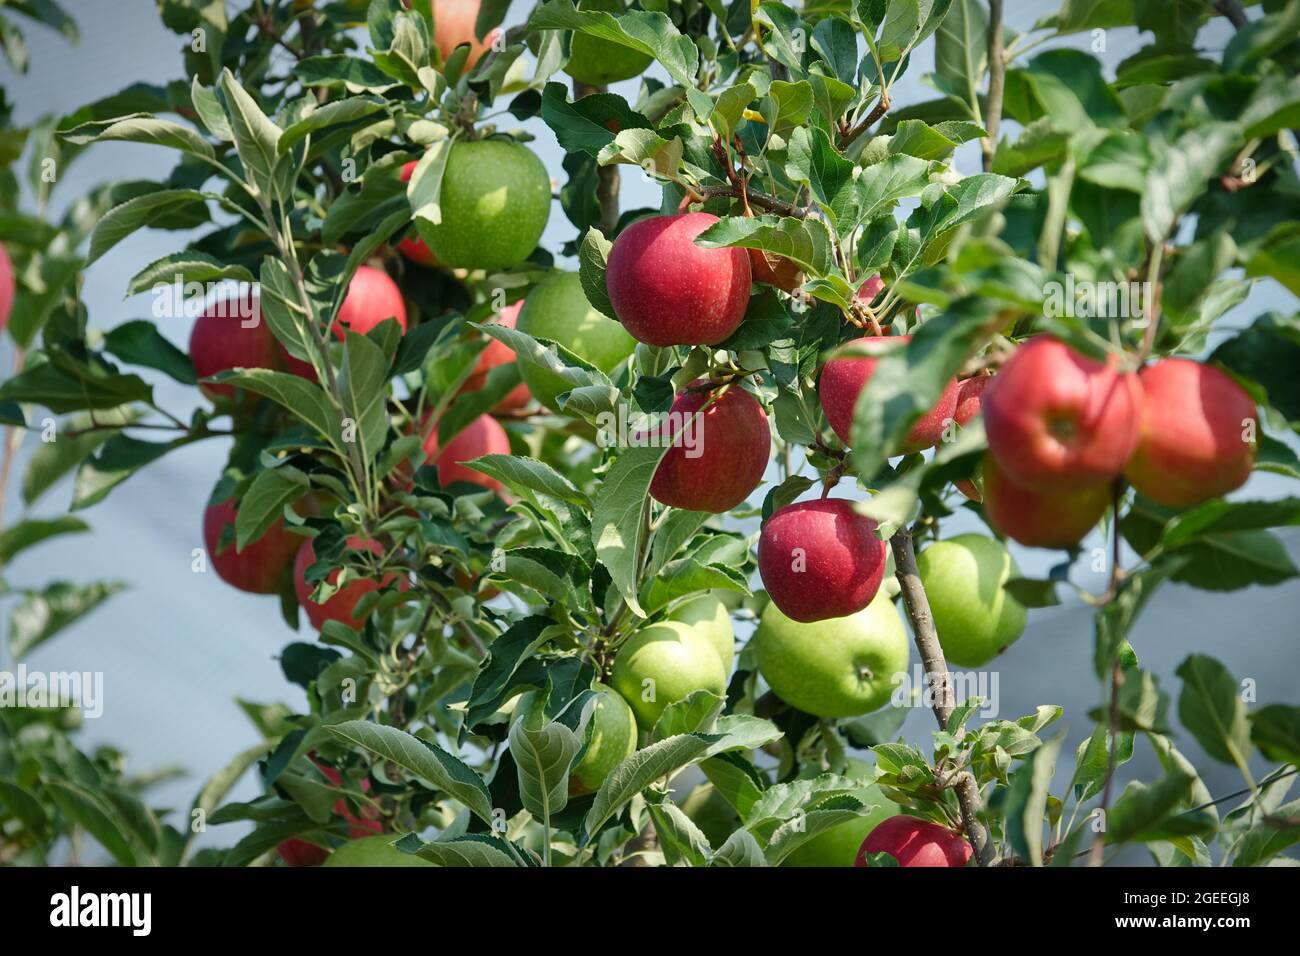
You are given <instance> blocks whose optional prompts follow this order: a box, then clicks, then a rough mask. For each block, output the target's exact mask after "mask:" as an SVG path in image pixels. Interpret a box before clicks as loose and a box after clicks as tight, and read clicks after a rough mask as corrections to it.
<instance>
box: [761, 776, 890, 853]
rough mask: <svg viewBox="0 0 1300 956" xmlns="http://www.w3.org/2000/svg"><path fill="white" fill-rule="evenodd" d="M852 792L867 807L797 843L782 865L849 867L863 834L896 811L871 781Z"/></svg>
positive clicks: (863, 836)
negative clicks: (863, 811)
mask: <svg viewBox="0 0 1300 956" xmlns="http://www.w3.org/2000/svg"><path fill="white" fill-rule="evenodd" d="M852 795H853V796H854V797H856V798H857V799H858V800H860V801H862V803H864V804H866V806H867V807H869V808H870V809H868V810H867V812H866V813H863V814H862V815H861V816H857V817H854V818H853V819H852V820H847V821H845V822H844V823H840V824H837V825H836V826H833V827H831V828H830V829H829V830H823V831H822V832H821V833H819V834H817V835H816V836H815V837H813V838H812V839H811V840H809V841H808V842H807V843H802V844H800V845H799V846H798V847H796V848H795V849H794V850H793V851H792V852H791V853H790V855H789V856H787V857H786V858H785V860H784V862H783V863H782V866H833V867H851V866H853V864H854V862H855V861H856V860H857V856H858V850H859V848H860V847H861V846H862V841H863V840H865V839H866V838H867V834H869V833H870V832H871V831H872V830H874V829H875V827H876V825H877V824H878V823H880V821H882V820H884V819H885V818H886V817H890V816H893V815H894V814H895V813H897V812H898V806H897V805H896V804H894V803H891V802H890V801H889V800H887V799H885V795H884V794H883V793H881V792H880V788H879V787H878V786H876V785H875V784H874V783H871V784H867V785H866V786H865V787H863V788H862V789H860V790H855V791H853V794H852Z"/></svg>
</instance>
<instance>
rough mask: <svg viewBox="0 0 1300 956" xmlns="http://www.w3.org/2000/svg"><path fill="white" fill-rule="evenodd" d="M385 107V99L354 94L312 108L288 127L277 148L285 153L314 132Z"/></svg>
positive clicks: (344, 123)
mask: <svg viewBox="0 0 1300 956" xmlns="http://www.w3.org/2000/svg"><path fill="white" fill-rule="evenodd" d="M383 108H384V102H383V100H380V99H372V98H370V97H365V96H354V97H349V98H348V99H344V100H335V101H334V102H332V103H326V104H325V105H324V106H320V107H316V108H313V109H311V111H310V112H309V113H307V115H305V116H304V117H303V118H302V119H300V120H298V121H297V122H295V123H293V124H291V125H290V126H288V127H286V128H285V130H284V132H283V133H282V134H281V136H280V138H279V141H278V142H277V143H276V149H277V150H278V152H279V153H280V154H281V155H284V154H285V153H287V152H289V150H291V149H293V148H294V147H295V146H297V145H298V143H300V142H301V141H302V140H304V139H305V138H307V137H308V136H310V135H312V134H313V133H319V132H321V131H322V130H326V129H329V128H330V127H331V126H340V125H348V124H351V123H355V122H356V121H357V120H360V119H365V118H366V117H368V116H373V115H374V114H375V113H378V112H380V111H381V110H383Z"/></svg>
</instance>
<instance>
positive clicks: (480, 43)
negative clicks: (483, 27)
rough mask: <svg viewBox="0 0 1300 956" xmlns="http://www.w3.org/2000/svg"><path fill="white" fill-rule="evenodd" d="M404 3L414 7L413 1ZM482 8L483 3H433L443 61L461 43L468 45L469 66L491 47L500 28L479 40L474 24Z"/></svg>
mask: <svg viewBox="0 0 1300 956" xmlns="http://www.w3.org/2000/svg"><path fill="white" fill-rule="evenodd" d="M402 2H403V4H404V5H405V6H407V7H409V6H410V5H411V3H410V0H402ZM481 6H482V2H481V0H433V45H434V46H436V47H437V48H438V56H440V57H441V58H442V59H443V61H444V62H445V61H446V59H447V57H449V56H451V53H452V51H453V50H455V49H456V47H458V46H460V45H461V44H462V43H468V44H469V65H470V66H473V65H474V64H475V63H477V62H478V59H479V57H481V56H482V55H483V54H484V53H486V52H487V51H488V50H489V49H490V48H491V47H492V43H493V41H494V40H495V39H496V38H497V36H498V35H499V34H500V33H501V28H500V27H493V28H492V29H491V30H489V31H488V33H487V36H485V37H484V38H483V39H482V40H480V39H479V38H478V35H477V34H476V32H475V29H474V25H475V23H476V22H477V21H478V12H479V7H481Z"/></svg>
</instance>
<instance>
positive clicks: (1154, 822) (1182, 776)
mask: <svg viewBox="0 0 1300 956" xmlns="http://www.w3.org/2000/svg"><path fill="white" fill-rule="evenodd" d="M1191 786H1192V778H1191V777H1190V776H1188V775H1187V774H1186V773H1184V772H1183V771H1181V770H1173V771H1171V772H1170V773H1169V774H1168V775H1167V776H1165V777H1164V779H1162V780H1160V781H1159V782H1158V783H1155V784H1153V785H1152V786H1149V787H1148V786H1146V785H1144V784H1141V783H1136V782H1135V783H1131V784H1129V786H1128V787H1127V788H1126V789H1125V790H1124V792H1123V793H1122V794H1121V795H1120V797H1119V799H1118V800H1116V801H1115V805H1114V806H1113V807H1111V808H1110V812H1109V813H1108V814H1107V816H1106V842H1107V843H1108V844H1111V845H1113V844H1116V843H1132V842H1139V841H1146V840H1158V839H1163V838H1165V837H1166V836H1167V835H1168V834H1170V833H1171V832H1177V827H1178V826H1179V825H1178V824H1172V823H1171V819H1170V818H1171V817H1172V816H1173V815H1174V814H1175V813H1176V812H1177V811H1178V809H1179V808H1180V807H1181V806H1183V804H1184V802H1185V801H1186V800H1187V796H1188V794H1189V793H1190V792H1191ZM1171 827H1172V829H1171Z"/></svg>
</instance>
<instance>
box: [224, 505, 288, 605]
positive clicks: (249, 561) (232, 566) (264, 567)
mask: <svg viewBox="0 0 1300 956" xmlns="http://www.w3.org/2000/svg"><path fill="white" fill-rule="evenodd" d="M237 510H238V506H237V504H236V502H235V500H234V499H233V498H227V499H226V500H225V501H222V502H220V503H218V504H215V505H208V507H207V509H206V510H205V511H204V512H203V546H204V547H205V548H206V549H207V552H208V560H209V561H210V562H211V563H212V567H213V569H214V570H215V571H216V572H217V576H218V577H220V578H221V580H223V581H225V582H226V583H227V584H229V585H230V586H231V587H236V588H239V590H241V591H249V592H251V593H252V594H277V593H279V591H280V582H281V580H282V579H283V577H284V573H285V571H286V570H287V569H288V567H289V565H290V564H291V563H292V562H293V556H294V554H295V553H296V552H297V550H298V543H299V542H300V541H302V538H300V537H298V536H297V535H295V534H290V533H289V532H288V531H287V530H286V529H285V527H284V519H283V518H280V519H277V520H276V522H275V524H273V525H271V527H270V529H269V530H268V531H267V532H266V534H264V535H262V537H260V538H258V539H257V540H256V541H254V542H252V543H251V544H249V545H248V546H247V547H245V548H244V550H243V551H236V550H235V541H234V538H233V533H234V524H235V513H236V511H237ZM226 525H230V526H231V533H232V537H231V539H230V544H229V546H228V547H227V548H226V549H225V550H224V551H222V552H220V553H218V552H217V548H218V546H219V545H220V543H221V532H222V529H223V528H225V527H226Z"/></svg>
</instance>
